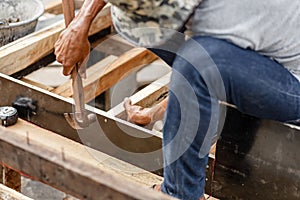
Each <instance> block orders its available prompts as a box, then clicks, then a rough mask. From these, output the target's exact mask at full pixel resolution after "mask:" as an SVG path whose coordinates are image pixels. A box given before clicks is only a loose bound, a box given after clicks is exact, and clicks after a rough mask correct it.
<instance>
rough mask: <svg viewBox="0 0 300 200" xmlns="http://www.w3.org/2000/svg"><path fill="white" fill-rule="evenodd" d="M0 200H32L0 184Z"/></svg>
mask: <svg viewBox="0 0 300 200" xmlns="http://www.w3.org/2000/svg"><path fill="white" fill-rule="evenodd" d="M0 199H1V200H33V199H31V198H29V197H26V196H24V195H23V194H21V193H19V192H17V191H15V190H13V189H11V188H8V187H6V186H5V185H2V184H0Z"/></svg>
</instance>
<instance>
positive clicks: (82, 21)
mask: <svg viewBox="0 0 300 200" xmlns="http://www.w3.org/2000/svg"><path fill="white" fill-rule="evenodd" d="M105 4H106V3H105V2H104V1H103V0H85V1H84V3H83V5H82V7H81V9H80V11H79V13H78V15H77V16H76V17H75V18H74V19H73V21H72V22H71V23H70V25H69V26H68V28H66V30H64V31H63V32H62V33H61V34H60V36H59V39H58V40H57V41H56V43H55V45H54V48H55V51H54V54H55V55H56V60H57V61H58V62H60V63H61V64H62V65H63V67H64V70H63V74H64V75H66V76H67V75H70V74H71V72H72V70H73V67H74V66H75V65H76V64H78V67H81V68H80V69H79V73H80V74H81V75H82V76H85V64H86V62H87V60H88V56H89V53H90V43H89V41H88V32H89V29H90V26H91V23H92V21H93V20H94V18H95V17H96V15H97V14H98V12H99V11H100V10H101V9H102V8H103V7H104V6H105Z"/></svg>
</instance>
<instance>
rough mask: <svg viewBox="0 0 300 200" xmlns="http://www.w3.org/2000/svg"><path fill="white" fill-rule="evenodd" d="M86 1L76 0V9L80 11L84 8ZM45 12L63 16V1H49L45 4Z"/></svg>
mask: <svg viewBox="0 0 300 200" xmlns="http://www.w3.org/2000/svg"><path fill="white" fill-rule="evenodd" d="M83 1H84V0H75V1H74V3H75V8H76V9H79V8H80V7H81V6H82V3H83ZM45 12H47V13H51V14H55V15H58V14H62V13H63V9H62V1H61V0H47V1H46V3H45Z"/></svg>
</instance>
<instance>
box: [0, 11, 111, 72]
mask: <svg viewBox="0 0 300 200" xmlns="http://www.w3.org/2000/svg"><path fill="white" fill-rule="evenodd" d="M109 26H111V19H110V7H105V8H104V9H103V10H102V11H101V12H100V13H99V14H98V15H97V17H96V19H95V20H94V21H93V24H92V26H91V29H90V32H89V35H92V34H95V33H96V32H99V31H101V30H103V29H105V28H107V27H109ZM64 28H65V24H64V21H63V20H62V21H60V22H58V23H55V24H54V25H52V26H50V27H47V28H45V29H42V30H40V31H38V32H34V33H32V34H29V35H27V36H25V37H23V38H20V39H19V40H16V41H14V42H12V43H10V44H8V45H5V46H3V47H1V48H0V63H1V66H0V73H4V74H7V75H11V74H13V73H16V72H18V71H20V70H23V69H25V68H26V67H28V66H29V65H31V64H33V63H35V62H36V61H38V60H40V59H41V58H43V57H44V56H46V55H48V54H49V53H51V52H52V51H53V48H54V44H55V42H56V40H57V39H58V36H59V34H60V33H61V31H62V30H64Z"/></svg>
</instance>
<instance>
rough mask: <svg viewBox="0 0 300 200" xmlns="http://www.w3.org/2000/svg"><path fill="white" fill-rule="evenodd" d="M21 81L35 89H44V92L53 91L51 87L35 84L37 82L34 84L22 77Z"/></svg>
mask: <svg viewBox="0 0 300 200" xmlns="http://www.w3.org/2000/svg"><path fill="white" fill-rule="evenodd" d="M21 80H22V81H24V82H25V83H29V84H30V85H32V86H36V87H39V88H42V89H44V90H48V91H51V90H53V89H54V88H53V87H50V86H48V85H44V84H42V83H37V82H35V81H33V80H29V79H27V78H24V77H23V78H22V79H21Z"/></svg>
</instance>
